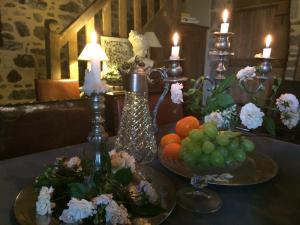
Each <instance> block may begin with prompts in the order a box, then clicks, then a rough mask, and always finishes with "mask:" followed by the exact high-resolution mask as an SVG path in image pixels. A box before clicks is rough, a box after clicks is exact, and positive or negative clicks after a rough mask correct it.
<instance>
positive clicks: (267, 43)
mask: <svg viewBox="0 0 300 225" xmlns="http://www.w3.org/2000/svg"><path fill="white" fill-rule="evenodd" d="M271 42H272V36H271V34H268V35H267V37H266V47H267V48H269V47H270V44H271Z"/></svg>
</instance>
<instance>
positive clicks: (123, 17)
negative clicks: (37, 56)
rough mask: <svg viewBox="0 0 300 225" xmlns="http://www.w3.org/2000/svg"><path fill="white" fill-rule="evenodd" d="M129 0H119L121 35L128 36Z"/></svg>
mask: <svg viewBox="0 0 300 225" xmlns="http://www.w3.org/2000/svg"><path fill="white" fill-rule="evenodd" d="M127 35H128V34H127V0H119V36H120V37H123V38H126V37H127Z"/></svg>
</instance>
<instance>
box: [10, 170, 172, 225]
mask: <svg viewBox="0 0 300 225" xmlns="http://www.w3.org/2000/svg"><path fill="white" fill-rule="evenodd" d="M139 173H140V175H141V176H144V177H146V178H147V180H148V181H149V182H151V183H152V185H153V187H154V188H155V190H156V191H157V193H158V195H159V196H160V198H161V206H162V207H163V208H164V209H165V210H166V211H165V212H164V213H161V214H159V215H157V216H154V217H147V218H144V217H139V218H134V219H132V220H131V223H132V224H133V225H158V224H161V223H162V222H163V221H164V220H165V219H166V218H167V217H168V216H169V215H170V214H171V212H172V211H173V209H174V207H175V205H176V190H175V187H174V185H173V183H172V182H171V181H170V179H169V178H167V177H166V176H165V175H163V174H162V173H160V172H157V171H156V170H154V169H153V168H151V167H147V166H142V167H139ZM36 199H37V196H36V193H35V192H34V189H33V187H32V186H29V187H26V188H24V189H23V190H22V191H21V192H20V193H19V194H18V196H17V197H16V200H15V204H14V213H15V217H16V219H17V221H18V222H19V224H20V225H25V224H26V225H45V224H47V225H58V224H60V222H59V221H58V220H57V219H55V218H53V217H51V216H38V215H36V213H35V202H36Z"/></svg>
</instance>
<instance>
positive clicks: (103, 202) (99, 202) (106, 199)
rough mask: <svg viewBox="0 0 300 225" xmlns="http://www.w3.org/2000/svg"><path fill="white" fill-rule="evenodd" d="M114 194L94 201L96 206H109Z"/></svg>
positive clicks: (105, 195)
mask: <svg viewBox="0 0 300 225" xmlns="http://www.w3.org/2000/svg"><path fill="white" fill-rule="evenodd" d="M112 198H113V195H112V194H102V195H99V196H97V197H95V198H93V199H92V202H93V203H94V204H95V205H107V204H109V203H110V202H111V201H112Z"/></svg>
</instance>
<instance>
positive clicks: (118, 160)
mask: <svg viewBox="0 0 300 225" xmlns="http://www.w3.org/2000/svg"><path fill="white" fill-rule="evenodd" d="M109 155H110V158H111V165H112V168H113V170H114V171H117V170H119V169H122V168H130V170H131V172H132V173H134V172H135V159H134V157H133V156H131V155H129V154H128V153H127V152H125V151H119V152H117V151H116V150H112V151H110V153H109Z"/></svg>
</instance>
